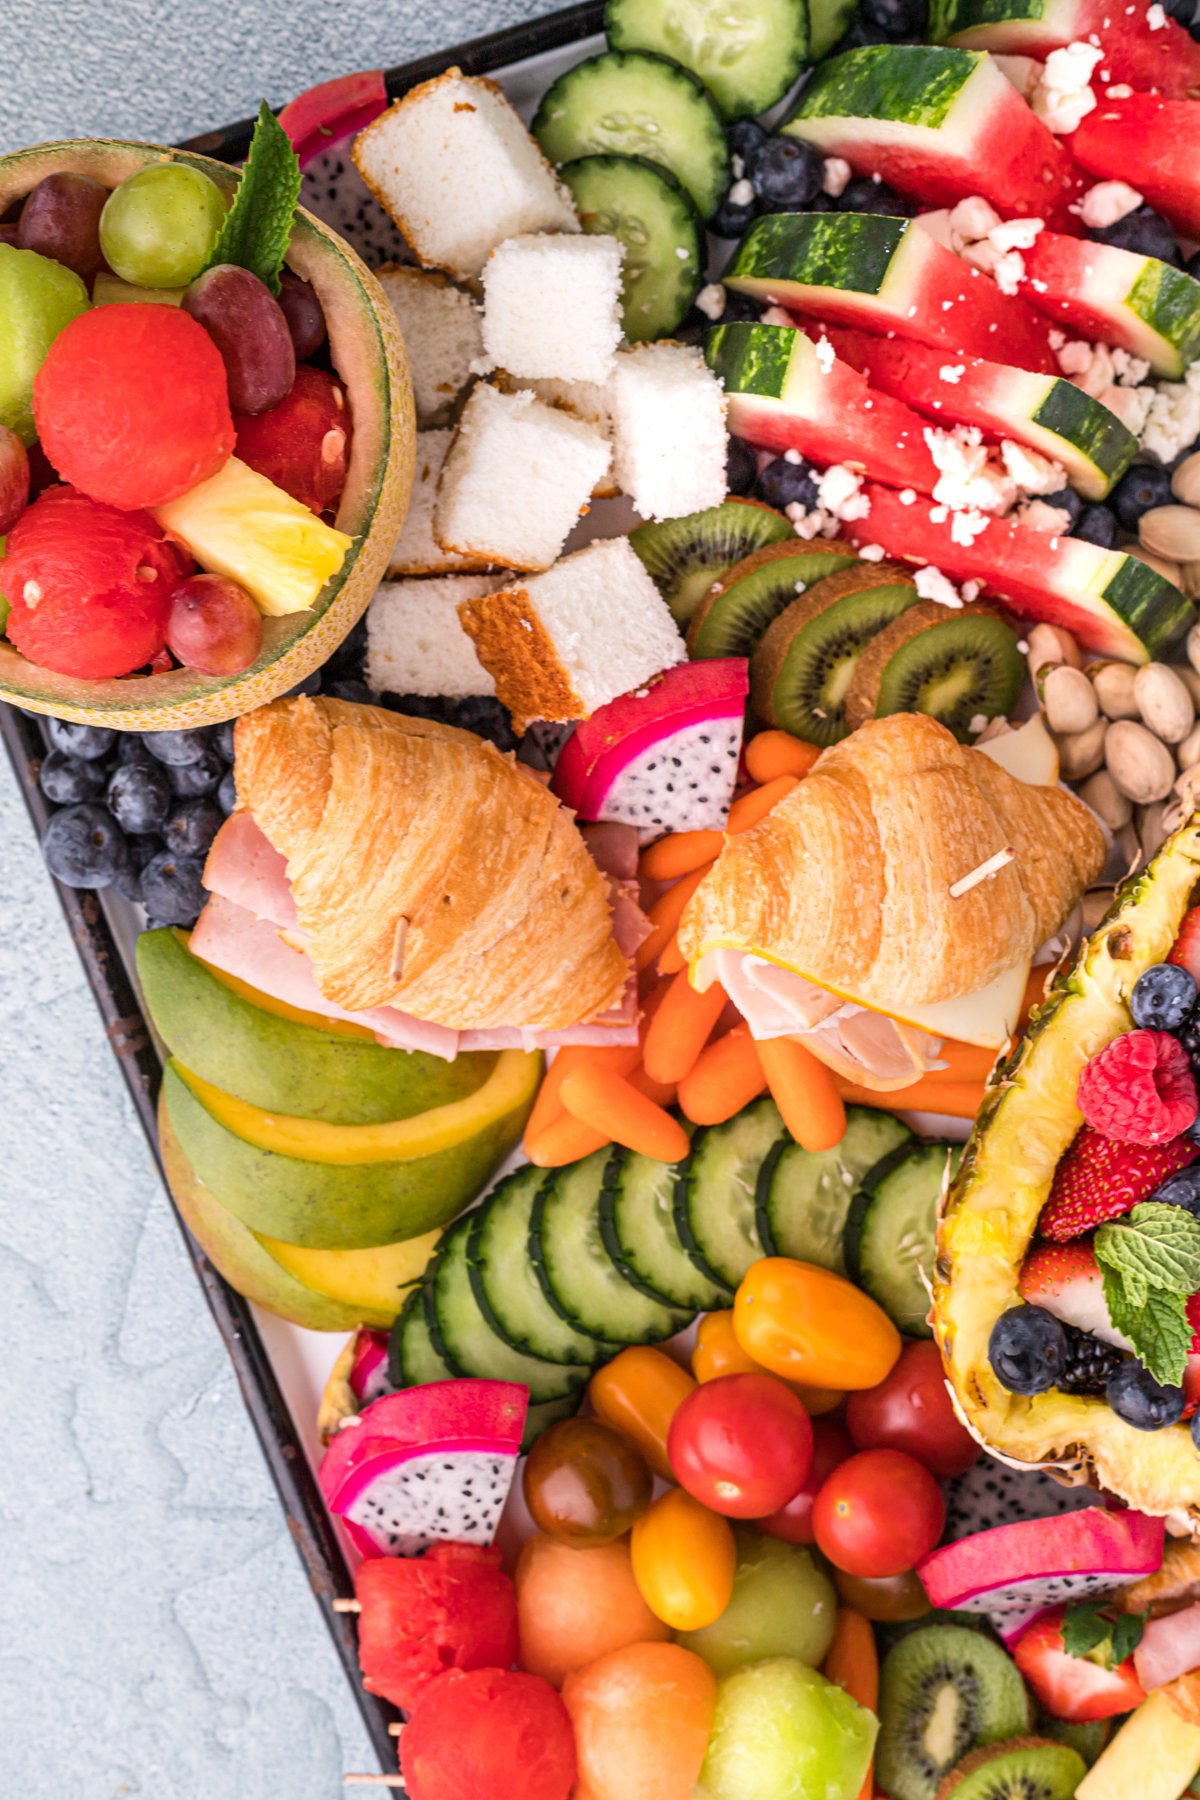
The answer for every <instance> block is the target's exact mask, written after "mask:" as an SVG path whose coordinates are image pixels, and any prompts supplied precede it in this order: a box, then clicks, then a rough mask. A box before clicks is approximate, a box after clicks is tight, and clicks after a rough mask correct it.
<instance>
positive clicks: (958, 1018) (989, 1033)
mask: <svg viewBox="0 0 1200 1800" xmlns="http://www.w3.org/2000/svg"><path fill="white" fill-rule="evenodd" d="M1032 966H1033V965H1032V963H1030V962H1023V963H1018V964H1017V966H1016V968H1014V969H1006V970H1005V972H1004V974H1003V975H997V977H996V979H995V980H994V981H989V982H988V984H987V986H986V987H981V988H976V990H975V992H974V993H973V994H962V995H960V996H959V998H958V999H957V1000H938V1001H936V1002H935V1003H934V1004H933V1005H932V1006H906V1007H904V1009H903V1010H901V1009H900V1008H898V1007H897V1008H896V1009H894V1010H893V1011H892V1012H891V1013H890V1014H889V1017H891V1018H894V1019H902V1020H903V1021H904V1023H905V1024H906V1025H916V1026H918V1027H919V1028H920V1029H921V1030H922V1031H927V1032H929V1034H930V1035H931V1036H932V1037H940V1038H957V1039H958V1040H959V1042H960V1043H963V1044H978V1045H980V1046H981V1048H983V1049H985V1050H1002V1049H1003V1048H1004V1046H1005V1044H1007V1042H1008V1040H1009V1038H1011V1037H1012V1036H1013V1034H1014V1032H1015V1031H1016V1029H1017V1021H1018V1020H1019V1019H1020V1017H1021V1006H1022V1003H1023V1002H1024V999H1025V988H1026V986H1027V984H1028V981H1029V971H1030V969H1031V968H1032ZM847 998H853V996H847ZM858 1004H859V1005H862V1002H861V1001H859V1003H858ZM876 1010H878V1009H876Z"/></svg>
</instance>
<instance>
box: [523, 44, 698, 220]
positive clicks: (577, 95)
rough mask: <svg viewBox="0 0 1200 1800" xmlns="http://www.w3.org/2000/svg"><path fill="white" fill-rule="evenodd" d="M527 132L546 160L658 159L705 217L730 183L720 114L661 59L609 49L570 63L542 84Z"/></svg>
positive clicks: (692, 80) (693, 83)
mask: <svg viewBox="0 0 1200 1800" xmlns="http://www.w3.org/2000/svg"><path fill="white" fill-rule="evenodd" d="M532 129H533V135H534V137H535V138H536V139H537V141H538V143H539V144H540V145H541V147H542V151H543V153H544V154H545V155H546V156H548V157H549V158H550V161H551V162H553V163H569V162H574V161H575V160H576V159H577V158H578V157H581V156H592V155H594V154H596V153H597V152H600V153H603V152H605V151H612V152H615V154H616V155H618V156H643V157H646V158H648V160H649V161H650V162H652V163H661V164H662V166H663V167H664V168H666V169H669V170H670V172H671V174H672V175H674V176H675V178H676V180H678V181H681V182H682V183H683V185H684V187H685V188H686V189H687V191H688V193H689V194H690V195H691V196H692V199H693V200H694V201H695V202H696V205H697V206H698V207H699V209H700V212H701V214H702V216H703V217H704V218H706V219H707V218H709V217H711V215H712V214H713V213H714V212H716V210H717V207H718V206H719V205H720V204H721V199H722V197H723V195H724V193H725V190H726V189H727V188H728V186H729V150H728V147H727V145H726V143H725V128H724V126H723V125H722V124H721V115H720V114H719V113H718V111H717V109H716V107H715V106H714V105H713V103H712V101H711V100H710V98H709V96H708V94H707V93H706V92H705V90H704V89H703V88H702V87H701V85H700V83H699V82H698V81H697V80H696V77H695V76H694V75H689V73H688V71H687V70H686V69H681V68H680V66H679V64H678V63H673V62H668V61H667V59H666V57H664V56H648V55H646V54H645V52H644V51H637V50H635V51H631V52H630V53H629V54H628V55H627V54H625V52H623V51H621V50H608V51H605V52H604V53H603V54H602V55H600V56H590V57H588V59H587V61H586V62H581V63H576V65H575V67H574V68H573V69H568V70H567V72H566V74H565V75H560V76H559V78H558V80H557V81H556V82H555V83H554V85H553V87H551V88H548V89H547V91H546V93H545V94H544V95H543V97H542V104H541V105H540V106H539V107H538V109H537V113H536V114H535V116H534V121H533V127H532Z"/></svg>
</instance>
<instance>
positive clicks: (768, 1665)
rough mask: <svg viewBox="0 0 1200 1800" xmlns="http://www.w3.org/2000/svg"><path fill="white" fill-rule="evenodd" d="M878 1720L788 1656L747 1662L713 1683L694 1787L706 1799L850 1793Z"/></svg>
mask: <svg viewBox="0 0 1200 1800" xmlns="http://www.w3.org/2000/svg"><path fill="white" fill-rule="evenodd" d="M877 1730H878V1723H877V1721H876V1719H875V1717H874V1715H873V1714H872V1713H869V1712H868V1711H867V1709H866V1708H865V1707H864V1706H860V1705H859V1704H858V1702H857V1700H852V1699H851V1698H850V1696H849V1694H847V1693H846V1692H845V1690H844V1689H843V1688H840V1687H835V1686H834V1684H833V1683H832V1682H831V1681H826V1680H825V1677H824V1676H823V1675H818V1674H817V1671H816V1670H815V1669H810V1668H808V1667H806V1665H805V1664H804V1663H800V1662H795V1661H794V1660H793V1659H792V1658H791V1657H787V1656H776V1657H771V1658H770V1659H769V1660H768V1661H767V1662H758V1663H750V1664H748V1665H747V1667H746V1668H744V1669H735V1670H734V1671H733V1673H732V1674H731V1675H726V1676H724V1677H723V1679H722V1680H721V1682H720V1683H719V1685H718V1687H717V1706H716V1711H715V1712H714V1714H713V1723H712V1735H711V1737H710V1738H709V1740H708V1751H707V1753H706V1755H705V1758H704V1767H703V1768H702V1769H701V1771H700V1782H699V1786H698V1788H697V1792H698V1793H702V1794H704V1795H705V1796H706V1800H812V1796H813V1795H816V1794H819V1795H821V1800H856V1796H857V1794H858V1792H859V1790H860V1789H861V1787H862V1784H863V1777H864V1776H865V1775H866V1772H867V1765H868V1764H869V1762H870V1760H871V1751H872V1749H873V1748H874V1744H875V1734H876V1732H877Z"/></svg>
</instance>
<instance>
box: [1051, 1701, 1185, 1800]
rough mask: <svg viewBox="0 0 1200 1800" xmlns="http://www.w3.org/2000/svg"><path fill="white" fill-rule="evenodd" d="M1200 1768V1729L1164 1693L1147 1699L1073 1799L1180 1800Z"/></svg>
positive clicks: (1133, 1714)
mask: <svg viewBox="0 0 1200 1800" xmlns="http://www.w3.org/2000/svg"><path fill="white" fill-rule="evenodd" d="M1197 1768H1200V1725H1190V1724H1189V1723H1188V1721H1187V1720H1186V1719H1181V1718H1180V1716H1179V1714H1178V1713H1177V1712H1176V1711H1175V1708H1174V1707H1173V1706H1172V1705H1171V1702H1170V1701H1169V1700H1168V1699H1167V1696H1166V1694H1165V1693H1163V1692H1162V1691H1161V1690H1160V1691H1159V1692H1158V1693H1156V1694H1151V1696H1150V1698H1149V1699H1148V1700H1143V1702H1142V1704H1141V1705H1140V1706H1139V1707H1138V1709H1137V1711H1136V1712H1135V1713H1131V1714H1130V1716H1129V1719H1128V1720H1127V1721H1126V1723H1125V1724H1124V1725H1122V1727H1121V1729H1120V1730H1119V1731H1118V1732H1117V1735H1116V1736H1115V1737H1114V1738H1113V1740H1112V1742H1111V1744H1109V1745H1108V1746H1107V1748H1106V1749H1105V1750H1103V1751H1102V1752H1101V1754H1100V1756H1099V1758H1098V1760H1097V1761H1096V1763H1095V1764H1094V1765H1093V1767H1092V1768H1091V1769H1089V1770H1088V1772H1087V1774H1086V1775H1085V1776H1084V1778H1083V1780H1082V1781H1081V1782H1080V1784H1079V1786H1078V1787H1077V1788H1076V1790H1075V1800H1179V1796H1180V1795H1181V1794H1182V1793H1184V1792H1185V1791H1187V1790H1188V1783H1189V1782H1190V1781H1191V1779H1192V1776H1193V1775H1194V1774H1195V1773H1196V1770H1197Z"/></svg>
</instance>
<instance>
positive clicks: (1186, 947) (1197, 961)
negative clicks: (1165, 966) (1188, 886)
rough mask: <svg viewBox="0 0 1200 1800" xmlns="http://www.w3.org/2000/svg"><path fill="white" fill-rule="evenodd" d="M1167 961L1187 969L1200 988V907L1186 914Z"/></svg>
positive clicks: (1193, 908)
mask: <svg viewBox="0 0 1200 1800" xmlns="http://www.w3.org/2000/svg"><path fill="white" fill-rule="evenodd" d="M1167 961H1168V962H1171V963H1176V964H1178V966H1179V967H1180V968H1181V969H1186V970H1187V972H1188V974H1189V975H1190V976H1191V977H1192V979H1193V980H1194V981H1195V982H1196V984H1197V985H1198V986H1200V906H1193V907H1192V908H1191V909H1190V910H1189V911H1188V912H1186V913H1185V914H1184V918H1183V924H1182V925H1181V926H1180V928H1179V936H1178V937H1177V938H1176V939H1175V944H1174V947H1173V948H1172V950H1171V954H1170V955H1169V956H1168V958H1167Z"/></svg>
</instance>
